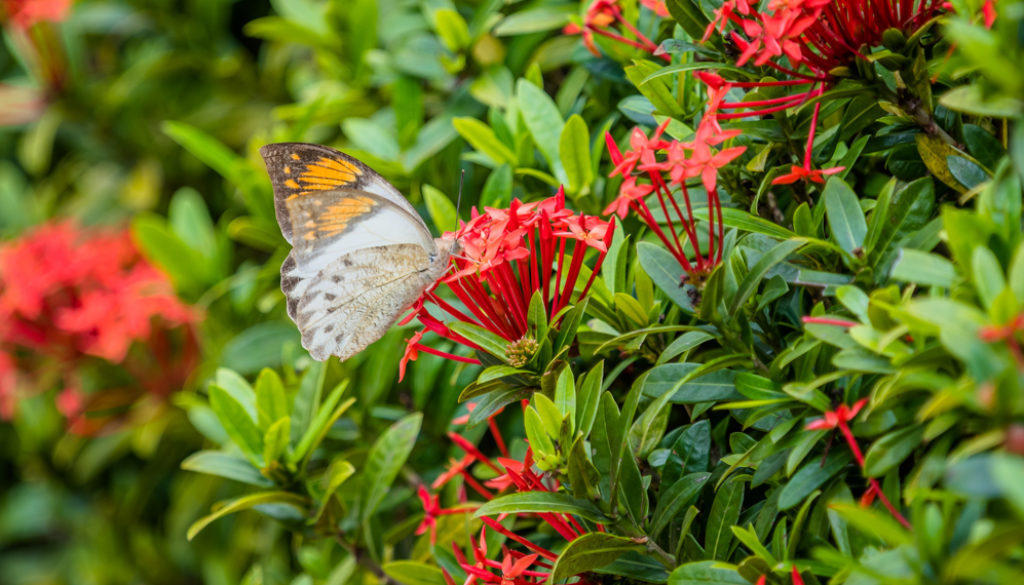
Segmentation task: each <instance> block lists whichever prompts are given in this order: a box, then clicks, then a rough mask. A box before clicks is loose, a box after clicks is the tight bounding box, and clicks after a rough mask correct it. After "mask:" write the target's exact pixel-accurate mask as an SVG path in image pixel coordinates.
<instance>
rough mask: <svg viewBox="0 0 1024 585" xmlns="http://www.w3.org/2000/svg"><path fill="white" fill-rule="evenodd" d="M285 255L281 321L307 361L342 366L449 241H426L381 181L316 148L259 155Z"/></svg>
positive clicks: (447, 249) (289, 147) (413, 289)
mask: <svg viewBox="0 0 1024 585" xmlns="http://www.w3.org/2000/svg"><path fill="white" fill-rule="evenodd" d="M260 154H261V155H263V160H264V161H265V162H266V164H267V171H268V172H269V173H270V179H271V182H272V183H273V185H274V208H275V210H276V212H277V223H278V225H280V226H281V233H282V234H284V237H285V239H286V240H288V242H289V243H290V244H292V251H291V253H290V254H288V257H287V258H286V259H285V261H284V263H283V264H282V265H281V290H282V291H284V294H285V296H286V297H287V300H288V316H289V317H291V318H292V320H293V321H295V324H296V325H297V326H298V327H299V331H300V332H301V333H302V346H303V347H305V348H306V349H307V350H309V353H310V355H312V356H313V358H314V359H317V360H321V361H322V360H325V359H327V358H328V357H329V356H332V355H335V356H338V357H339V358H341V359H342V360H345V359H347V358H349V357H351V356H353V355H355V354H356V353H358V352H360V351H362V350H363V349H365V348H366V346H368V345H370V344H371V343H373V342H374V341H376V340H377V339H380V337H381V336H382V335H384V333H386V332H387V330H388V328H389V327H390V326H391V325H392V323H394V322H395V321H396V320H397V319H398V317H399V316H400V315H401V314H402V312H403V311H404V310H405V309H406V308H408V307H409V305H411V304H412V303H413V301H415V300H416V299H417V298H418V297H419V296H420V294H422V293H423V291H424V290H425V289H426V288H427V287H429V286H430V285H431V284H433V283H434V282H435V281H436V280H437V279H438V278H440V277H441V275H442V274H444V273H445V271H446V270H447V269H448V266H449V258H450V257H451V255H452V253H453V248H454V247H455V246H457V244H456V242H455V241H454V240H448V239H443V238H434V237H432V236H431V234H430V230H429V229H427V225H426V223H424V222H423V219H422V218H421V217H420V216H419V214H418V213H416V210H415V209H414V208H413V206H412V205H411V204H410V203H409V202H408V201H407V200H406V199H405V197H403V196H402V194H401V193H399V191H398V190H397V189H395V187H394V186H392V185H391V183H389V182H387V181H386V180H385V179H384V178H383V177H381V176H380V175H379V174H377V173H376V172H374V171H373V169H371V168H370V167H368V166H366V165H364V164H363V163H361V162H359V161H358V160H356V159H354V158H352V157H350V156H348V155H346V154H344V153H341V152H338V151H337V150H334V149H333V148H328V147H326V146H319V145H316V144H303V143H280V144H268V145H266V146H264V147H263V148H261V149H260Z"/></svg>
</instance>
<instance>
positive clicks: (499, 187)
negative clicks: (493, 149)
mask: <svg viewBox="0 0 1024 585" xmlns="http://www.w3.org/2000/svg"><path fill="white" fill-rule="evenodd" d="M511 201H512V167H511V166H510V165H501V166H500V167H498V168H496V169H494V171H493V172H491V174H490V175H488V176H487V182H486V183H484V190H483V191H482V192H481V193H480V206H481V207H505V206H507V205H508V204H509V202H511Z"/></svg>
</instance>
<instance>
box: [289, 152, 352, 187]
mask: <svg viewBox="0 0 1024 585" xmlns="http://www.w3.org/2000/svg"><path fill="white" fill-rule="evenodd" d="M360 174H361V171H360V170H359V167H357V166H355V165H353V164H351V163H349V162H346V161H343V160H338V159H333V158H328V157H321V158H320V160H318V161H316V162H314V163H310V164H309V165H307V166H306V170H305V171H303V173H302V174H301V175H299V181H300V182H301V184H302V188H303V189H306V191H304V192H303V193H300V195H305V194H307V193H309V191H327V190H330V189H336V188H338V187H344V186H346V185H349V184H352V183H354V182H355V181H356V179H357V178H358V176H359V175H360Z"/></svg>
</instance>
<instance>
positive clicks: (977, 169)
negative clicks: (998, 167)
mask: <svg viewBox="0 0 1024 585" xmlns="http://www.w3.org/2000/svg"><path fill="white" fill-rule="evenodd" d="M946 166H948V167H949V173H950V174H951V175H953V178H955V179H956V180H957V181H958V182H959V183H960V184H961V185H963V186H964V187H966V188H968V189H973V188H975V187H977V186H978V185H980V184H982V183H984V182H985V181H987V180H988V179H989V176H988V173H986V172H985V169H984V168H982V167H981V165H980V164H977V163H976V162H975V161H973V160H970V159H967V158H964V157H962V156H956V155H949V156H947V157H946Z"/></svg>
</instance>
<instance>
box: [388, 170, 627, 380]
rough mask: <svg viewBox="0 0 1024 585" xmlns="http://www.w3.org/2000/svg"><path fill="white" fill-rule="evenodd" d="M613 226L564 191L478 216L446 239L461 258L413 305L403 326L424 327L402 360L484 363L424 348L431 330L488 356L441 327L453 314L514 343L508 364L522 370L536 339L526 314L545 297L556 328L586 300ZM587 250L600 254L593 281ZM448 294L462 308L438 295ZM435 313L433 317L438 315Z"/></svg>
mask: <svg viewBox="0 0 1024 585" xmlns="http://www.w3.org/2000/svg"><path fill="white" fill-rule="evenodd" d="M614 227H615V226H614V223H613V222H608V221H605V220H602V219H600V218H598V217H593V216H589V215H584V214H578V213H576V212H574V211H572V210H571V209H568V208H567V207H566V206H565V192H564V191H563V190H562V189H559V190H558V193H556V194H555V195H554V196H553V197H549V198H548V199H545V200H543V201H538V202H534V203H522V202H521V201H519V200H514V201H512V204H511V205H510V206H509V208H508V209H494V208H487V209H486V210H485V211H484V212H483V213H478V212H477V211H476V210H474V211H473V217H472V219H470V220H469V222H467V223H466V224H465V225H463V226H462V227H461V228H459V229H458V230H457V231H455V232H453V233H447V234H445V237H448V238H455V239H457V240H458V241H459V243H460V244H461V246H462V252H461V253H460V254H457V255H455V256H453V258H452V269H451V270H450V271H449V273H448V274H447V275H446V276H444V277H442V278H441V279H440V280H439V281H438V283H437V284H436V285H435V286H433V287H431V288H429V289H428V290H427V291H426V292H424V293H423V295H422V296H421V297H420V298H419V299H418V300H417V301H416V302H415V303H414V304H413V306H412V311H411V312H410V313H409V315H408V316H407V317H406V318H405V319H404V320H403V323H408V322H410V321H412V320H413V319H416V320H417V321H419V322H420V323H421V324H422V325H423V327H424V329H422V330H420V331H419V332H417V333H416V334H415V335H414V336H413V337H412V338H411V339H409V340H408V346H407V348H406V351H405V355H404V357H403V358H402V362H401V375H402V376H404V375H405V366H406V364H407V363H408V362H409V361H411V360H415V359H416V358H417V357H418V355H419V352H420V351H423V352H426V353H431V354H434V355H439V356H442V357H446V358H448V359H452V360H456V361H461V362H466V363H474V364H478V363H480V361H479V360H478V359H476V358H471V357H466V356H463V355H458V354H454V353H450V352H446V351H442V350H439V349H436V348H433V347H430V346H428V345H424V344H423V343H422V338H423V335H424V334H425V333H426V332H427V331H431V332H434V333H436V334H438V335H439V336H441V337H443V338H445V339H448V340H451V341H453V342H455V343H457V344H460V345H464V346H466V347H468V348H470V349H473V350H476V351H483V349H484V348H482V347H480V345H479V344H477V343H474V342H473V341H471V340H469V339H468V338H467V337H466V336H464V335H461V334H459V333H458V332H456V331H454V330H453V329H452V327H451V326H450V325H449V324H446V323H445V322H444V321H442V319H441V317H442V316H443V314H446V315H447V316H448V317H450V318H453V319H454V320H455V321H456V322H459V323H463V324H467V325H469V326H472V327H477V328H480V329H484V330H486V331H488V332H490V333H492V334H494V335H497V336H498V337H499V338H501V339H503V340H504V341H505V342H506V343H507V347H506V348H505V352H504V353H505V355H504V356H500V355H499V356H496V357H498V358H503V359H505V360H507V361H509V363H511V364H513V365H522V363H525V361H526V360H528V359H529V357H530V355H532V351H531V349H532V348H533V349H535V348H536V345H537V343H538V340H537V339H533V338H531V337H529V335H528V334H529V331H528V317H527V313H528V312H529V309H530V302H531V300H532V299H533V297H534V295H536V294H539V295H540V298H541V301H542V302H543V304H544V309H545V311H544V312H545V315H546V317H547V319H548V321H549V322H552V323H554V322H556V321H557V320H558V319H559V317H560V315H561V313H562V312H563V309H565V308H566V307H567V306H569V305H571V304H574V303H575V302H577V301H578V300H579V299H581V298H583V297H584V296H585V295H586V294H587V291H588V290H589V289H590V285H591V284H592V283H593V281H594V278H595V276H596V274H597V273H598V271H599V270H600V269H601V263H602V262H603V261H604V257H605V255H606V254H607V252H608V244H609V243H610V242H611V239H612V234H613V232H614ZM588 250H595V251H596V253H597V257H596V260H595V262H594V265H593V267H592V268H591V269H590V275H589V276H588V277H587V279H586V280H585V281H583V279H582V278H581V275H582V274H583V268H584V259H585V256H586V255H587V251H588ZM442 287H443V288H446V289H448V290H449V291H450V292H451V294H452V295H454V297H455V298H456V299H458V301H459V304H461V306H458V305H457V304H453V303H451V302H449V301H448V300H446V299H445V298H444V297H443V296H442V295H440V294H439V293H438V288H442ZM432 311H433V312H432Z"/></svg>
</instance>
